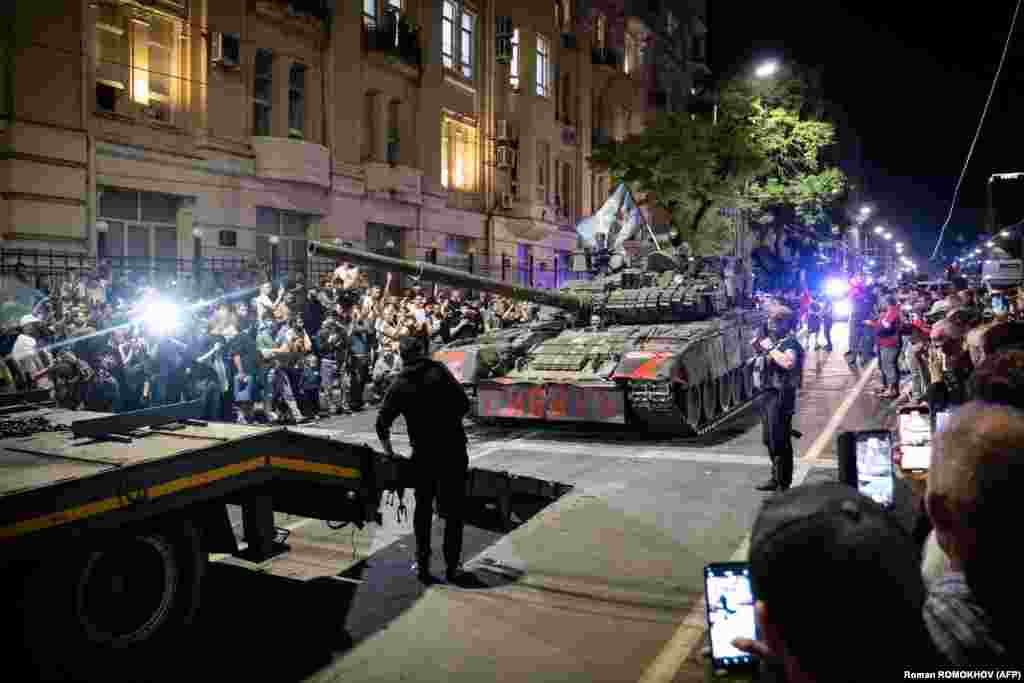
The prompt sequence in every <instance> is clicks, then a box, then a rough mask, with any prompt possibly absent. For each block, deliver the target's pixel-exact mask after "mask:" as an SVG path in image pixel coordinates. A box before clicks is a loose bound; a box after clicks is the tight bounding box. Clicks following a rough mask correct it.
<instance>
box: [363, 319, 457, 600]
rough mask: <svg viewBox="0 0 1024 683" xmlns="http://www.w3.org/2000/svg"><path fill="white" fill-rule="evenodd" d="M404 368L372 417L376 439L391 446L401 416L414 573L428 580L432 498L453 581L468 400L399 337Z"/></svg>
mask: <svg viewBox="0 0 1024 683" xmlns="http://www.w3.org/2000/svg"><path fill="white" fill-rule="evenodd" d="M399 353H400V354H401V356H402V364H403V366H404V368H403V370H402V372H401V374H400V375H398V377H397V378H396V379H395V383H394V384H393V385H392V387H391V390H390V391H389V392H388V395H387V398H385V399H384V403H383V404H382V405H381V408H380V413H378V415H377V436H378V437H379V438H380V442H381V444H382V445H383V446H384V450H385V452H387V453H388V454H389V455H393V454H394V450H393V449H392V447H391V435H390V432H391V424H392V423H393V422H394V421H395V419H396V418H397V417H398V416H399V415H402V416H404V417H405V423H406V426H407V430H408V433H409V441H410V443H411V445H412V472H413V477H412V478H413V486H414V488H415V490H416V512H415V513H414V519H413V526H414V527H415V530H416V558H417V562H416V565H415V569H416V574H417V576H419V578H420V580H421V581H424V582H429V581H430V580H431V578H432V577H431V574H430V525H431V521H432V519H433V514H434V499H435V498H436V497H438V494H440V497H439V501H438V502H439V505H440V509H441V511H442V513H443V514H444V515H445V518H446V521H445V528H444V560H445V563H446V565H447V572H446V574H445V577H446V578H447V579H448V581H449V582H452V583H454V582H456V581H457V580H458V579H459V576H460V570H459V565H460V563H461V556H462V521H463V515H464V510H463V507H464V499H465V496H466V472H467V470H468V468H469V457H468V455H467V453H466V432H465V430H464V429H463V427H462V418H463V417H464V416H465V415H466V413H467V412H468V411H469V399H467V398H466V392H465V391H463V389H462V386H460V385H459V383H458V381H457V380H456V379H455V377H453V376H452V373H451V372H449V370H448V368H446V367H445V366H444V364H443V363H439V362H437V361H435V360H432V359H430V358H428V357H427V356H425V355H424V349H423V345H422V343H421V342H420V340H419V339H417V338H416V337H405V338H404V339H402V342H401V345H400V347H399Z"/></svg>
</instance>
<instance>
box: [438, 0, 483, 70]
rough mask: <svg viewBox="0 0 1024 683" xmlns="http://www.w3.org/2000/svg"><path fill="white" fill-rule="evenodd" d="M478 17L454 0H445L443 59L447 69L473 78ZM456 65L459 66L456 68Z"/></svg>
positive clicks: (442, 22) (442, 33) (442, 29)
mask: <svg viewBox="0 0 1024 683" xmlns="http://www.w3.org/2000/svg"><path fill="white" fill-rule="evenodd" d="M475 21H476V17H475V16H474V15H473V13H472V12H469V11H468V10H466V9H464V8H463V7H462V6H461V5H459V4H458V3H456V2H454V1H453V0H444V9H443V13H442V17H441V58H442V61H443V62H444V66H445V68H447V69H453V70H457V71H458V72H459V73H460V74H461V75H462V77H463V78H468V79H472V78H473V24H474V22H475ZM456 64H457V65H458V66H456Z"/></svg>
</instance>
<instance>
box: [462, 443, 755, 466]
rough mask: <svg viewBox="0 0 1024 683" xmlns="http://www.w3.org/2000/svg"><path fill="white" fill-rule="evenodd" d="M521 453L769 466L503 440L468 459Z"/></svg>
mask: <svg viewBox="0 0 1024 683" xmlns="http://www.w3.org/2000/svg"><path fill="white" fill-rule="evenodd" d="M502 450H504V451H523V452H528V453H539V454H549V453H551V454H557V455H586V456H588V457H595V458H616V459H621V460H675V461H681V462H697V463H707V464H714V465H721V464H737V465H757V466H762V467H763V466H767V465H770V464H771V463H770V462H769V461H768V459H767V458H765V457H764V456H763V455H762V456H753V455H739V454H735V453H715V452H711V453H709V452H707V451H704V452H701V451H684V450H680V449H673V450H666V449H660V448H659V449H649V450H645V451H639V452H637V451H636V448H635V446H634V447H632V448H631V447H627V446H621V447H613V448H609V447H608V446H602V447H601V450H596V449H595V447H594V446H593V445H583V444H580V445H568V444H562V443H558V442H544V441H524V442H516V441H502V442H500V443H497V444H493V445H489V446H487V448H485V449H484V450H482V451H480V452H479V453H477V454H474V455H472V456H470V460H476V459H477V458H482V457H484V456H487V455H492V454H494V453H495V452H496V451H502Z"/></svg>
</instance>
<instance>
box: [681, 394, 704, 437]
mask: <svg viewBox="0 0 1024 683" xmlns="http://www.w3.org/2000/svg"><path fill="white" fill-rule="evenodd" d="M683 404H684V405H683V414H684V415H685V418H684V419H685V420H686V424H687V425H688V426H689V427H690V428H692V429H697V428H698V427H700V423H701V416H702V412H703V411H701V405H700V387H699V386H692V385H691V386H688V387H686V391H685V394H684V396H683Z"/></svg>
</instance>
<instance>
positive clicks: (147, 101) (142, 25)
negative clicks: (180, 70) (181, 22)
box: [94, 5, 178, 122]
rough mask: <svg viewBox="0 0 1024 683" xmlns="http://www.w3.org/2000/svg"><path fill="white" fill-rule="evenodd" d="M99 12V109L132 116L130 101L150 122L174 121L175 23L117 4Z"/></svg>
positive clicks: (97, 8) (96, 31) (97, 24)
mask: <svg viewBox="0 0 1024 683" xmlns="http://www.w3.org/2000/svg"><path fill="white" fill-rule="evenodd" d="M94 11H95V17H96V21H95V33H96V59H95V67H96V106H97V108H98V109H100V110H101V111H113V112H120V113H129V111H130V110H129V109H128V102H129V100H130V101H133V102H135V103H136V104H138V105H141V106H142V107H143V108H144V109H143V111H144V113H145V114H146V115H148V116H150V117H151V118H154V119H156V120H159V121H165V122H170V121H171V114H172V112H173V104H174V101H175V95H176V93H175V90H176V73H177V59H178V48H177V43H178V40H177V31H178V27H177V24H176V22H175V20H173V19H170V18H167V17H163V16H160V15H157V14H141V13H135V12H131V13H129V10H128V9H127V8H125V7H117V6H114V5H98V6H97V7H96V8H95V10H94Z"/></svg>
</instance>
